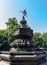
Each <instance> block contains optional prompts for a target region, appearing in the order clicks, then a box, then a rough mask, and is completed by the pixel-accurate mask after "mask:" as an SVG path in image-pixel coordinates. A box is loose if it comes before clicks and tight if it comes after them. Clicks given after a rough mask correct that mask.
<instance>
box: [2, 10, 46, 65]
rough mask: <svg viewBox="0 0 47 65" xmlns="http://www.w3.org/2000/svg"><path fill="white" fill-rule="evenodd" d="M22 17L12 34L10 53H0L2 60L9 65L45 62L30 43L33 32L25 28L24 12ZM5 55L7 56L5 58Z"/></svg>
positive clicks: (30, 64)
mask: <svg viewBox="0 0 47 65" xmlns="http://www.w3.org/2000/svg"><path fill="white" fill-rule="evenodd" d="M22 13H23V17H22V20H21V21H20V27H19V28H18V29H16V30H15V31H14V32H13V37H14V41H13V42H12V43H11V49H10V52H8V53H7V52H2V54H5V56H1V58H3V59H4V60H7V61H9V62H10V65H38V64H40V63H42V62H44V61H45V60H46V55H45V53H44V52H40V51H36V50H35V45H34V43H33V41H32V37H33V30H32V29H31V28H29V27H27V21H26V20H25V16H26V14H27V12H26V10H24V11H22ZM6 55H7V56H6Z"/></svg>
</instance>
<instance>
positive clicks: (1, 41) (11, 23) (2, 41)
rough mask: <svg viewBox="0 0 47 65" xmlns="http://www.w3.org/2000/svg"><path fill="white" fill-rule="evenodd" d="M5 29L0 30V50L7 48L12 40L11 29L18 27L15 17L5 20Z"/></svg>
mask: <svg viewBox="0 0 47 65" xmlns="http://www.w3.org/2000/svg"><path fill="white" fill-rule="evenodd" d="M6 25H7V29H6V30H0V48H1V49H2V50H9V48H10V43H11V42H12V41H13V39H14V38H13V36H12V34H13V31H14V30H15V29H17V28H18V27H20V25H19V24H18V23H17V20H16V18H9V19H8V22H6Z"/></svg>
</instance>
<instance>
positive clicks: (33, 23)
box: [0, 0, 47, 33]
mask: <svg viewBox="0 0 47 65" xmlns="http://www.w3.org/2000/svg"><path fill="white" fill-rule="evenodd" d="M25 8H26V10H27V12H28V13H27V17H26V20H27V23H28V25H29V26H30V27H31V28H32V29H33V30H34V32H41V33H43V32H47V0H0V29H6V25H5V22H7V19H8V18H9V17H10V18H11V17H16V18H17V20H18V22H19V21H20V20H21V19H22V14H21V13H20V11H22V10H24V9H25Z"/></svg>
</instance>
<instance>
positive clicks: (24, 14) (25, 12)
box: [21, 10, 27, 19]
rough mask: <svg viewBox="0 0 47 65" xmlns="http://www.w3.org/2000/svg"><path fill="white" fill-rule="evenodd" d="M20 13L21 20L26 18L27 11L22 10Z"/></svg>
mask: <svg viewBox="0 0 47 65" xmlns="http://www.w3.org/2000/svg"><path fill="white" fill-rule="evenodd" d="M21 12H22V14H23V19H25V16H27V11H26V10H23V11H21Z"/></svg>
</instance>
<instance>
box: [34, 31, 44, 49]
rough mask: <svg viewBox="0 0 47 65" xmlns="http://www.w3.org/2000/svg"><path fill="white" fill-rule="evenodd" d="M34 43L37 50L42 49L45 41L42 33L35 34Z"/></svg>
mask: <svg viewBox="0 0 47 65" xmlns="http://www.w3.org/2000/svg"><path fill="white" fill-rule="evenodd" d="M33 42H34V44H35V46H36V48H37V49H38V48H40V47H42V43H43V39H42V38H41V33H37V32H36V33H34V36H33Z"/></svg>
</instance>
